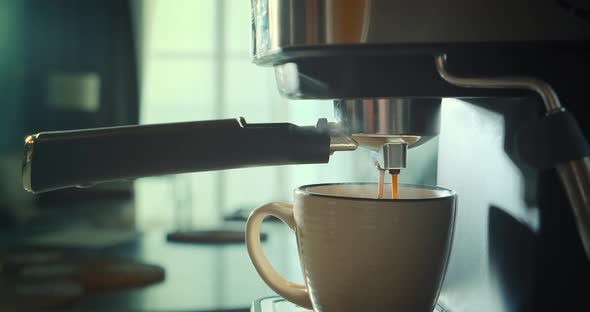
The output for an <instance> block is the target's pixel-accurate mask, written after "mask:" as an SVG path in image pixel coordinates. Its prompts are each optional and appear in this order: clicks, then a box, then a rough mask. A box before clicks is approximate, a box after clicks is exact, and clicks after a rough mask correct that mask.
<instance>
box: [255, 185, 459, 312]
mask: <svg viewBox="0 0 590 312" xmlns="http://www.w3.org/2000/svg"><path fill="white" fill-rule="evenodd" d="M399 195H400V196H399V199H392V198H391V197H389V198H383V199H377V194H376V185H375V184H374V183H371V184H320V185H307V186H302V187H300V188H298V189H297V190H295V192H294V204H293V205H291V204H287V203H269V204H266V205H262V206H260V207H259V208H257V209H256V210H254V212H253V213H252V214H251V215H250V218H249V219H248V223H247V225H246V244H247V246H248V253H249V255H250V258H251V260H252V263H253V264H254V266H255V267H256V270H257V271H258V273H259V274H260V276H261V277H262V279H263V280H264V281H265V282H266V283H267V284H268V285H269V286H270V287H271V288H272V289H273V290H274V291H275V292H276V293H278V294H279V295H281V296H282V297H284V298H285V299H287V300H289V301H291V302H293V303H295V304H297V305H300V306H302V307H305V308H308V309H312V308H313V310H314V311H318V312H347V311H351V312H352V311H375V312H379V311H384V312H385V311H432V309H433V308H434V305H435V303H436V299H437V296H438V292H439V290H440V286H441V283H442V280H443V277H444V274H445V270H446V265H447V260H448V257H449V253H450V249H451V242H452V237H453V224H454V220H455V207H456V204H455V203H456V195H455V193H454V192H453V191H451V190H447V189H443V188H437V187H425V186H413V185H403V186H402V187H401V188H400V192H399ZM265 216H274V217H277V218H279V219H280V220H281V221H283V222H284V223H285V224H286V225H288V226H289V227H290V228H291V229H292V230H293V231H294V232H295V235H296V237H297V246H298V250H299V258H300V262H301V268H302V270H303V275H304V280H305V285H298V284H294V283H291V282H289V281H287V280H285V279H284V278H282V277H281V276H280V275H279V274H278V273H277V272H275V271H274V269H273V268H272V265H271V264H270V263H269V262H268V260H267V259H266V257H265V256H264V253H263V251H262V247H261V244H260V227H261V222H262V220H263V219H264V217H265Z"/></svg>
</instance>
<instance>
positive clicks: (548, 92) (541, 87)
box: [435, 54, 563, 114]
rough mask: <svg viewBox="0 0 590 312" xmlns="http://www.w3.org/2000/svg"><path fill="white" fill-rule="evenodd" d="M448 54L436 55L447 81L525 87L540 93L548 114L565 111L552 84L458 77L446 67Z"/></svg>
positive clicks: (524, 79)
mask: <svg viewBox="0 0 590 312" xmlns="http://www.w3.org/2000/svg"><path fill="white" fill-rule="evenodd" d="M446 59H447V56H446V55H445V54H443V55H438V56H436V59H435V63H436V70H437V71H438V74H439V75H440V77H441V78H442V79H444V80H445V81H446V82H448V83H450V84H452V85H455V86H458V87H465V88H487V89H525V90H531V91H534V92H536V93H537V94H539V96H540V97H541V99H542V100H543V103H544V104H545V109H547V114H550V113H553V112H560V111H563V107H562V106H561V103H560V102H559V98H558V97H557V94H555V91H554V90H553V88H551V86H550V85H549V84H548V83H546V82H545V81H542V80H539V79H537V78H532V77H494V78H479V77H478V78H476V77H457V76H454V75H451V74H450V73H449V72H448V71H447V70H446V68H445V66H446Z"/></svg>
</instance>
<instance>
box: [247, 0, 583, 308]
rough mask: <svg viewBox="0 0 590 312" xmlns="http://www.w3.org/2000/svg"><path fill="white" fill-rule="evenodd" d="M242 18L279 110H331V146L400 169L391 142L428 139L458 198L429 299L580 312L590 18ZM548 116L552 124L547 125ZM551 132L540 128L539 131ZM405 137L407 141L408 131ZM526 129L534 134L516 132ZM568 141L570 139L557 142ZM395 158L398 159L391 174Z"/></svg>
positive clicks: (449, 11)
mask: <svg viewBox="0 0 590 312" xmlns="http://www.w3.org/2000/svg"><path fill="white" fill-rule="evenodd" d="M251 4H252V30H253V37H252V39H253V40H252V52H253V60H254V63H256V64H258V65H262V66H273V67H274V70H275V74H276V82H277V87H278V90H279V91H280V92H281V93H282V94H283V95H284V96H286V97H289V98H293V99H307V98H317V99H334V100H335V114H336V116H335V117H336V120H337V121H338V122H339V125H340V127H341V128H342V129H343V133H345V134H348V135H350V136H351V137H352V138H354V139H355V140H356V141H357V142H358V143H359V145H360V146H361V147H367V148H369V149H372V150H373V151H374V153H375V154H376V155H378V156H376V158H377V159H378V160H380V161H381V164H380V165H382V164H383V163H387V164H386V165H387V166H392V167H395V166H397V167H401V168H404V167H405V166H406V165H407V166H408V167H411V165H412V161H411V159H408V160H407V164H406V162H405V158H404V155H405V153H404V152H403V151H404V150H403V147H401V145H399V144H401V143H406V144H407V145H406V146H410V147H411V146H412V144H420V143H421V142H422V140H425V139H427V138H429V137H431V136H436V135H438V136H439V140H438V144H439V148H438V159H439V161H438V166H436V168H438V169H437V173H436V174H437V176H438V183H439V184H440V185H442V186H445V187H450V188H453V189H455V190H456V191H457V192H458V194H459V213H458V217H457V227H456V233H455V241H454V244H453V252H452V255H451V261H450V265H449V268H448V273H447V278H446V280H445V283H444V286H443V289H442V292H441V295H440V301H441V302H442V303H443V304H444V305H445V306H448V307H449V308H450V310H451V311H528V310H532V311H540V310H550V309H556V308H557V309H559V308H561V307H563V306H564V305H563V304H565V305H566V306H568V307H570V308H574V307H575V308H580V307H584V306H585V305H586V303H585V302H584V299H582V298H583V297H584V295H583V294H584V293H587V292H588V291H590V289H589V288H588V286H586V285H587V280H588V279H590V264H589V262H588V257H589V256H590V235H589V233H590V184H589V181H590V179H589V176H590V170H589V168H590V167H589V166H588V163H589V161H588V159H589V158H588V144H587V142H586V141H585V140H584V136H586V137H588V127H587V126H585V125H584V124H583V122H584V121H585V118H586V117H584V116H582V115H580V114H576V113H577V112H579V111H581V110H582V109H583V108H582V106H583V105H584V104H585V102H587V101H586V91H585V88H587V84H588V82H589V78H588V77H589V73H590V66H589V65H588V64H589V60H590V52H589V51H590V49H589V48H590V46H589V43H588V42H589V39H590V19H589V18H588V16H589V14H588V12H590V6H589V5H588V4H586V3H585V2H583V1H552V0H541V1H534V0H527V1H509V0H498V1H493V2H490V1H483V0H482V1H473V0H458V1H453V2H452V3H449V2H445V1H429V0H421V1H412V2H411V3H410V2H407V1H397V0H393V1H391V0H358V1H352V0H351V1H347V0H341V1H338V0H323V1H322V0H318V1H296V0H283V1H281V0H252V1H251ZM441 98H455V99H458V100H450V99H449V100H444V101H443V102H444V104H443V105H442V106H440V107H439V108H437V109H436V111H435V110H428V109H426V110H424V108H425V107H426V106H421V105H419V103H412V102H413V101H416V100H420V101H423V100H424V99H441ZM562 103H563V106H562ZM301 105H305V104H301ZM564 107H565V108H567V109H571V111H572V112H573V113H572V114H569V113H567V112H566V110H565V109H564ZM542 108H544V109H542ZM439 112H441V113H440V116H442V117H440V119H441V120H440V126H439ZM573 115H575V116H576V117H577V118H578V120H579V121H580V122H581V123H582V127H581V129H580V128H577V126H576V121H575V119H573V118H572V116H573ZM562 117H563V118H562ZM560 118H561V119H563V120H562V121H560V122H557V123H561V125H560V126H558V125H556V123H553V121H555V120H556V119H560ZM420 119H422V120H421V121H420ZM550 120H553V121H551V123H553V124H552V126H551V127H549V126H547V125H544V126H538V125H537V124H538V123H544V122H546V123H550V122H549V121H550ZM408 121H409V123H408ZM530 124H533V126H530ZM408 125H411V126H410V127H414V126H415V125H420V126H419V127H418V128H420V129H419V130H417V131H407V129H408ZM529 126H530V127H529ZM570 126H571V127H570ZM527 127H529V128H532V129H533V130H529V131H528V132H527V131H521V129H522V128H527ZM560 127H561V128H560ZM568 127H569V128H576V129H577V130H572V131H571V132H568V131H565V132H562V131H561V130H560V129H562V128H568ZM433 129H435V130H434V131H430V130H433ZM439 129H440V131H439ZM535 132H537V133H535ZM567 137H575V139H572V140H569V139H567ZM564 138H566V139H564ZM557 142H561V143H557ZM579 142H582V143H579ZM395 144H398V145H395ZM555 144H558V145H557V146H556V145H555ZM531 146H537V147H531ZM539 146H541V147H539ZM571 146H579V148H578V149H576V148H572V147H571ZM529 150H531V151H532V152H530V151H529ZM561 150H571V151H572V152H571V153H570V151H567V152H564V151H561ZM573 150H576V151H575V152H573ZM400 151H401V152H400ZM390 152H391V153H390ZM392 153H397V154H396V155H397V157H395V158H396V159H397V161H393V160H392V161H391V164H389V163H388V161H387V155H391V154H392ZM527 153H528V155H527ZM545 154H547V155H549V156H547V155H545ZM553 154H555V155H553ZM531 155H533V156H532V157H531ZM525 156H527V157H528V159H527V157H525ZM537 158H538V159H537ZM402 159H403V160H404V161H401V160H402ZM546 159H551V160H550V161H545V160H546ZM531 164H532V165H531ZM549 164H550V165H549ZM533 168H535V169H533ZM548 168H552V170H553V171H548ZM555 169H556V170H555ZM555 173H556V174H557V176H558V177H559V179H556V178H555V176H554V174H555ZM402 174H403V171H402ZM584 250H586V251H584ZM392 265H395V261H394V260H392ZM576 284H580V285H583V286H580V287H578V286H576Z"/></svg>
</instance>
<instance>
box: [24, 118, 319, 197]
mask: <svg viewBox="0 0 590 312" xmlns="http://www.w3.org/2000/svg"><path fill="white" fill-rule="evenodd" d="M329 157H330V136H329V134H328V133H327V132H326V131H322V130H320V129H318V128H315V127H299V126H296V125H293V124H290V123H269V124H247V123H246V122H245V120H244V119H243V118H242V119H224V120H211V121H197V122H184V123H169V124H155V125H141V126H123V127H112V128H98V129H87V130H72V131H54V132H41V133H39V134H36V135H32V136H29V137H28V138H27V139H26V142H25V160H24V165H23V186H24V188H25V189H26V190H28V191H29V192H33V193H41V192H46V191H51V190H57V189H62V188H68V187H73V186H88V185H94V184H96V183H100V182H106V181H116V180H128V179H135V178H140V177H147V176H157V175H166V174H177V173H186V172H198V171H212V170H223V169H231V168H244V167H254V166H273V165H289V164H313V163H327V162H328V160H329Z"/></svg>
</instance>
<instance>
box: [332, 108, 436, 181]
mask: <svg viewBox="0 0 590 312" xmlns="http://www.w3.org/2000/svg"><path fill="white" fill-rule="evenodd" d="M440 106H441V99H439V98H366V99H348V100H336V101H334V117H335V120H336V123H337V124H338V126H339V127H340V131H341V132H342V133H344V134H345V135H349V136H351V137H352V138H353V139H354V140H355V141H356V142H357V143H358V144H359V146H361V147H364V148H366V149H369V150H371V154H372V156H373V158H374V160H375V161H376V162H377V164H378V166H379V168H380V169H382V170H390V169H403V168H405V167H406V159H407V156H406V155H407V149H408V148H411V147H414V146H418V145H421V144H423V143H424V142H427V141H428V140H430V139H431V138H433V137H435V136H437V135H438V134H439V132H440Z"/></svg>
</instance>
